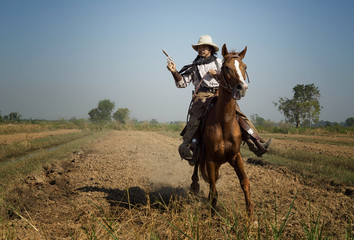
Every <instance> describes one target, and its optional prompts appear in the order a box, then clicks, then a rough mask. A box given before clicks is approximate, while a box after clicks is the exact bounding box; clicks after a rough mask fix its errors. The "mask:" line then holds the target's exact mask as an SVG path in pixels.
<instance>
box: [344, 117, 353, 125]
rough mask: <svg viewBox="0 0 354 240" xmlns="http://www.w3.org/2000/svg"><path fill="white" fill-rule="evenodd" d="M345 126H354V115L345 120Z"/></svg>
mask: <svg viewBox="0 0 354 240" xmlns="http://www.w3.org/2000/svg"><path fill="white" fill-rule="evenodd" d="M345 126H348V127H353V126H354V117H350V118H347V119H346V120H345Z"/></svg>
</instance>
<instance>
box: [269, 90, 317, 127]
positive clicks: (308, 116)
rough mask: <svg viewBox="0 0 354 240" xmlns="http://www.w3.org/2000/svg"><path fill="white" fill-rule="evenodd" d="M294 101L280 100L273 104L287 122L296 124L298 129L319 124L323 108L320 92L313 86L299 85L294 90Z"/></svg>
mask: <svg viewBox="0 0 354 240" xmlns="http://www.w3.org/2000/svg"><path fill="white" fill-rule="evenodd" d="M293 93H294V96H293V98H292V99H288V98H282V97H281V98H279V102H278V103H276V102H273V104H274V105H275V107H278V111H280V112H281V113H283V114H284V116H285V118H286V120H287V121H289V122H291V123H294V124H295V126H296V127H297V128H298V127H299V126H300V124H302V125H309V126H310V127H311V123H312V122H314V123H318V121H319V115H320V112H321V108H322V106H321V105H320V102H319V98H320V96H321V95H320V90H319V89H318V87H316V86H315V85H314V84H313V83H312V84H307V85H303V84H297V85H296V86H295V87H294V88H293Z"/></svg>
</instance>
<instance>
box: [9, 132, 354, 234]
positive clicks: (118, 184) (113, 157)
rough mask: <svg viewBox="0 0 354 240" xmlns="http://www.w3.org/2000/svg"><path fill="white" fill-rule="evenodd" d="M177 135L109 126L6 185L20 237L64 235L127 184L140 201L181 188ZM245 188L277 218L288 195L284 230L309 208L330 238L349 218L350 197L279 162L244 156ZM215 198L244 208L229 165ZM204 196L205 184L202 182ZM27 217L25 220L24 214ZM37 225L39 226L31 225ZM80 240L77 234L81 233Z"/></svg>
mask: <svg viewBox="0 0 354 240" xmlns="http://www.w3.org/2000/svg"><path fill="white" fill-rule="evenodd" d="M179 144H180V139H178V138H173V137H169V136H165V135H161V134H158V133H154V132H138V131H127V132H124V131H115V132H113V133H112V134H110V135H109V136H108V137H106V138H105V139H102V140H100V141H98V142H96V143H93V144H92V145H90V146H88V147H87V148H85V149H82V150H79V151H77V152H75V153H74V154H73V156H72V157H71V158H70V159H67V161H64V162H62V163H58V164H53V165H51V166H48V167H46V168H45V169H44V173H43V174H39V175H36V176H28V178H27V179H26V180H25V181H24V182H23V184H21V185H20V186H19V187H18V188H16V189H15V190H14V191H13V195H12V196H13V199H14V201H15V199H17V198H18V197H19V196H20V199H21V200H22V203H23V204H24V206H25V209H26V210H27V212H28V214H27V213H26V215H25V216H24V217H25V218H26V219H27V220H28V221H29V222H31V224H32V225H33V227H31V226H30V225H29V223H28V222H26V221H25V220H23V219H21V218H17V219H15V220H13V221H11V224H12V226H14V228H15V229H17V235H18V236H21V239H45V237H47V239H66V238H68V239H71V237H70V236H71V235H70V234H72V233H73V232H76V235H75V236H79V239H80V235H77V232H79V231H82V227H83V226H84V225H85V223H87V222H88V219H92V216H94V215H95V214H96V213H98V212H99V209H98V208H95V207H93V206H95V205H98V206H103V207H108V208H109V207H110V206H112V203H113V202H116V201H119V200H122V198H123V197H124V193H125V192H126V190H127V189H129V191H130V193H131V199H130V201H131V202H132V203H142V204H144V203H145V201H146V194H147V193H150V194H161V195H162V196H165V197H166V199H168V198H169V197H170V195H171V193H172V191H175V192H177V193H178V194H180V195H181V196H183V195H184V194H188V193H187V192H188V189H189V185H190V183H191V181H190V177H191V175H192V170H193V169H192V167H190V166H189V165H188V163H187V162H185V161H181V160H180V158H179V155H178V152H177V147H178V145H179ZM245 168H246V172H247V174H248V176H249V178H250V181H251V194H252V198H253V201H254V203H255V205H256V210H255V213H256V215H267V216H270V218H271V216H272V215H273V214H274V206H275V205H276V206H277V211H278V218H279V219H281V218H283V217H284V216H285V215H286V213H287V211H288V209H289V207H290V204H291V202H292V201H293V199H294V197H295V195H296V200H295V204H294V207H293V209H292V211H291V214H290V217H289V220H288V225H287V229H288V231H291V232H293V233H294V232H299V233H303V232H304V231H303V227H302V226H301V221H306V220H308V221H310V216H311V214H312V215H314V216H317V215H318V213H319V212H320V214H321V219H322V220H323V223H324V226H325V229H329V230H331V231H332V233H331V234H333V235H334V236H333V237H334V239H343V237H344V234H345V228H346V227H347V226H348V224H347V222H348V220H349V219H351V221H353V215H352V214H353V212H354V204H353V198H352V197H351V196H346V195H345V194H343V191H338V192H336V191H333V190H329V191H328V190H327V189H325V188H323V187H319V188H316V187H310V186H305V185H303V184H302V183H301V180H299V179H298V178H297V177H295V175H294V174H292V173H291V172H289V171H288V170H286V169H284V168H278V167H274V166H269V165H266V166H261V165H255V164H250V163H247V161H246V159H245ZM217 188H218V191H219V200H220V202H222V203H223V204H224V205H229V204H231V203H232V202H234V203H236V205H237V206H238V208H237V209H238V211H240V212H243V214H245V203H244V197H243V193H242V190H241V188H240V185H239V183H238V179H237V177H236V174H235V173H234V171H233V170H232V168H231V167H230V166H228V165H226V164H225V165H223V166H222V167H221V179H220V180H219V181H218V183H217ZM201 190H202V194H204V196H207V193H208V186H207V185H206V183H204V182H201ZM29 219H31V221H30V220H29ZM34 228H36V229H37V230H38V231H36V230H35V229H34ZM82 239H85V238H84V235H82Z"/></svg>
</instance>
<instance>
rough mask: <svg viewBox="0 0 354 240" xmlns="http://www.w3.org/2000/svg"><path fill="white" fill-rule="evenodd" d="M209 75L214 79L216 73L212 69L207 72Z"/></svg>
mask: <svg viewBox="0 0 354 240" xmlns="http://www.w3.org/2000/svg"><path fill="white" fill-rule="evenodd" d="M208 73H209V75H210V76H212V77H215V76H216V71H215V70H214V69H210V70H209V71H208Z"/></svg>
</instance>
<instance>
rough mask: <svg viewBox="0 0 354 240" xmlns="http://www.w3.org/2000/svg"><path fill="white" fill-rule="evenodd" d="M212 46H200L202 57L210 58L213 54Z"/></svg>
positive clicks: (199, 51) (199, 53)
mask: <svg viewBox="0 0 354 240" xmlns="http://www.w3.org/2000/svg"><path fill="white" fill-rule="evenodd" d="M210 50H211V49H210V47H209V46H208V45H200V46H198V55H199V56H200V57H202V58H208V57H209V56H210V54H211V51H210Z"/></svg>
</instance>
